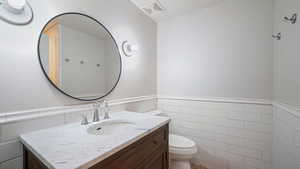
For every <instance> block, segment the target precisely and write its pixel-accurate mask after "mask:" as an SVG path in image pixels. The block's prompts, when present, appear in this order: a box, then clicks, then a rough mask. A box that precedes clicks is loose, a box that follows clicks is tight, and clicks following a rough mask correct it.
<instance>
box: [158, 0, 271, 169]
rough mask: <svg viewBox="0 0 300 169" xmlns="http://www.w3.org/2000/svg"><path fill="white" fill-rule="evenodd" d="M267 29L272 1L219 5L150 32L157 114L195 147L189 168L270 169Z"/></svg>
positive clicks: (234, 1) (228, 0) (242, 0)
mask: <svg viewBox="0 0 300 169" xmlns="http://www.w3.org/2000/svg"><path fill="white" fill-rule="evenodd" d="M272 29H273V1H272V0H251V1H249V0H226V1H223V2H220V3H218V5H216V6H212V7H210V8H205V9H198V10H196V11H193V12H190V13H186V14H185V15H182V16H179V17H176V18H173V19H170V20H167V21H163V22H160V23H159V24H158V49H157V50H158V59H157V60H158V61H157V64H158V72H157V77H158V86H157V87H158V96H159V99H158V108H159V109H163V111H164V112H165V113H167V114H168V115H170V116H171V117H172V119H173V121H172V125H171V131H172V132H174V133H176V134H180V135H184V136H187V137H188V138H191V139H193V140H194V141H195V142H196V143H197V146H198V149H199V152H198V153H197V156H196V157H195V158H194V159H193V163H194V164H195V165H202V166H205V167H207V168H209V169H246V168H247V169H248V168H257V169H271V164H272V162H271V154H272V153H271V152H272V151H271V149H272V147H271V143H272V116H273V115H272V106H271V104H270V103H271V102H270V100H271V99H272V85H273V84H272V80H273V79H272V76H273V64H272V62H273V56H272V54H273V46H272V38H271V37H270V35H271V34H272ZM238 98H240V99H241V98H242V100H244V102H243V103H241V102H240V101H241V100H240V99H238ZM174 100H175V101H174ZM258 100H260V101H262V102H261V103H262V104H263V105H262V104H261V103H260V102H259V101H258ZM257 101H258V102H257ZM268 102H269V103H268ZM253 103H254V104H253ZM264 103H266V104H264Z"/></svg>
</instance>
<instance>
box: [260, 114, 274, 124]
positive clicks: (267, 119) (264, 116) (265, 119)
mask: <svg viewBox="0 0 300 169" xmlns="http://www.w3.org/2000/svg"><path fill="white" fill-rule="evenodd" d="M262 122H263V123H267V124H272V123H273V113H270V114H268V113H262Z"/></svg>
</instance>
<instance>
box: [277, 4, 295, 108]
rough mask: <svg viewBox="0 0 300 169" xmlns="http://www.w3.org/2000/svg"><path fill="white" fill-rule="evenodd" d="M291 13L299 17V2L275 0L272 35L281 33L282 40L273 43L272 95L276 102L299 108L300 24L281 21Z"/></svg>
mask: <svg viewBox="0 0 300 169" xmlns="http://www.w3.org/2000/svg"><path fill="white" fill-rule="evenodd" d="M293 13H298V16H299V15H300V1H297V0H275V17H274V34H275V33H278V32H281V33H282V40H280V41H274V72H275V73H274V93H275V100H276V101H278V102H283V103H286V104H289V105H293V106H298V107H300V78H299V72H300V71H299V63H300V57H299V51H300V50H299V43H300V22H299V20H298V22H297V23H296V24H295V25H291V24H289V23H285V22H283V21H282V20H283V17H285V16H287V17H291V15H292V14H293ZM298 19H299V18H298Z"/></svg>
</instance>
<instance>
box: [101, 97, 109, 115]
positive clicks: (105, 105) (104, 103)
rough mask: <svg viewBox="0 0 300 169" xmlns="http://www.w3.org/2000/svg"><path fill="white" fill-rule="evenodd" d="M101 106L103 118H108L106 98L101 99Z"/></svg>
mask: <svg viewBox="0 0 300 169" xmlns="http://www.w3.org/2000/svg"><path fill="white" fill-rule="evenodd" d="M102 108H103V111H104V119H110V117H109V107H108V102H107V101H106V100H104V101H103V103H102Z"/></svg>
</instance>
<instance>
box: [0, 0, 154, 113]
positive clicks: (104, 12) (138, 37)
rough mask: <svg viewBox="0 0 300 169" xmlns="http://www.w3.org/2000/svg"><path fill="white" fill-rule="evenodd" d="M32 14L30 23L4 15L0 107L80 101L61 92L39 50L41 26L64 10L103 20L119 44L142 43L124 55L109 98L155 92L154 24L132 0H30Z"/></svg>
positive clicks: (3, 109) (7, 109) (2, 109)
mask: <svg viewBox="0 0 300 169" xmlns="http://www.w3.org/2000/svg"><path fill="white" fill-rule="evenodd" d="M29 3H30V4H31V6H32V8H33V11H34V20H33V22H32V23H31V24H29V25H26V26H14V25H10V24H7V23H5V22H3V21H0V27H1V29H0V34H1V35H2V37H1V39H0V46H1V48H0V55H1V61H0V67H1V71H0V77H1V79H2V80H1V82H0V93H1V95H0V100H1V101H0V113H3V112H11V111H16V110H27V109H33V108H44V107H52V106H61V105H66V104H74V103H79V101H75V100H73V99H71V98H68V97H66V96H64V95H62V94H61V93H60V92H58V91H57V90H56V89H55V88H54V87H53V86H51V84H50V83H49V82H48V81H47V79H46V78H45V77H44V74H43V73H42V70H41V68H40V65H39V61H38V56H37V43H38V38H39V34H40V31H41V29H42V28H43V26H44V25H45V24H46V23H47V21H48V20H49V19H50V18H52V17H53V16H55V15H57V14H59V13H62V12H70V11H76V12H82V13H85V14H88V15H91V16H93V17H95V18H96V19H98V20H99V21H100V22H102V23H103V24H104V25H105V26H106V27H107V28H108V29H109V30H110V31H111V32H112V34H113V36H114V37H115V38H116V40H117V43H118V44H119V45H120V44H121V43H122V41H124V40H128V41H130V42H133V43H137V44H139V46H140V51H139V54H138V55H137V56H135V57H131V58H127V57H124V56H123V55H122V60H123V66H124V67H123V72H122V77H121V80H120V83H119V85H118V87H117V88H116V89H115V90H114V92H113V93H112V94H111V95H110V96H109V97H108V98H109V99H120V98H127V97H137V96H144V95H152V94H155V93H156V24H155V23H154V22H153V21H152V20H151V19H149V18H148V17H147V16H145V15H144V14H143V13H142V12H141V11H139V10H138V9H136V7H135V6H134V5H133V4H131V3H130V2H129V1H119V0H110V1H106V0H90V1H82V0H51V1H39V0H29Z"/></svg>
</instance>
